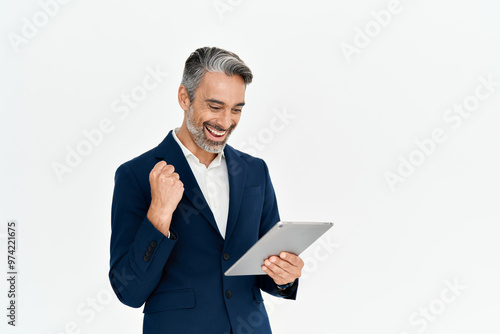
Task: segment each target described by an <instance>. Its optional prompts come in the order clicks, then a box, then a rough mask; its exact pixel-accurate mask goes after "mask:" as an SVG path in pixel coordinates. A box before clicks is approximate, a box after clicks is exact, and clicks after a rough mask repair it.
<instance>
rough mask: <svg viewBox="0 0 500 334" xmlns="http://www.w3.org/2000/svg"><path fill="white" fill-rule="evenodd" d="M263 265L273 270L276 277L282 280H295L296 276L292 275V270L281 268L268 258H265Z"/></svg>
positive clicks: (286, 281)
mask: <svg viewBox="0 0 500 334" xmlns="http://www.w3.org/2000/svg"><path fill="white" fill-rule="evenodd" d="M264 265H265V266H266V267H267V268H268V269H269V270H270V271H271V272H273V273H274V274H275V275H276V277H278V278H279V279H280V280H282V281H284V282H285V283H288V282H291V281H293V280H295V278H296V276H295V275H294V272H293V271H292V272H288V271H287V270H285V269H283V268H281V267H280V266H278V265H276V264H275V263H273V262H271V261H270V260H265V261H264Z"/></svg>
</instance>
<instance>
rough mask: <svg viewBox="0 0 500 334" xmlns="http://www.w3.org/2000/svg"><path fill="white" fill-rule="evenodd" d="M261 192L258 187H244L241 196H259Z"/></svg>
mask: <svg viewBox="0 0 500 334" xmlns="http://www.w3.org/2000/svg"><path fill="white" fill-rule="evenodd" d="M261 195H262V193H261V191H260V187H259V186H257V187H246V188H245V190H243V197H249V196H261Z"/></svg>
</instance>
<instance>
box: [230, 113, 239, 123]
mask: <svg viewBox="0 0 500 334" xmlns="http://www.w3.org/2000/svg"><path fill="white" fill-rule="evenodd" d="M240 117H241V114H237V115H234V116H233V117H231V119H232V121H233V123H234V125H238V122H239V121H240Z"/></svg>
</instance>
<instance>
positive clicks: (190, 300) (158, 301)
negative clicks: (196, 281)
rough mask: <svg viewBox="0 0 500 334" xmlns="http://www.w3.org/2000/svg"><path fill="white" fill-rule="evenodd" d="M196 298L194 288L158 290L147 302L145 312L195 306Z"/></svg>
mask: <svg viewBox="0 0 500 334" xmlns="http://www.w3.org/2000/svg"><path fill="white" fill-rule="evenodd" d="M195 306H196V299H195V296H194V290H193V289H182V290H172V291H162V292H157V293H155V294H154V295H152V296H151V297H149V299H148V300H147V302H146V306H144V311H143V312H144V313H154V312H161V311H168V310H176V309H187V308H194V307H195Z"/></svg>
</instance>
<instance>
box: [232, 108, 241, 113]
mask: <svg viewBox="0 0 500 334" xmlns="http://www.w3.org/2000/svg"><path fill="white" fill-rule="evenodd" d="M233 112H234V113H240V112H241V109H233Z"/></svg>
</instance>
